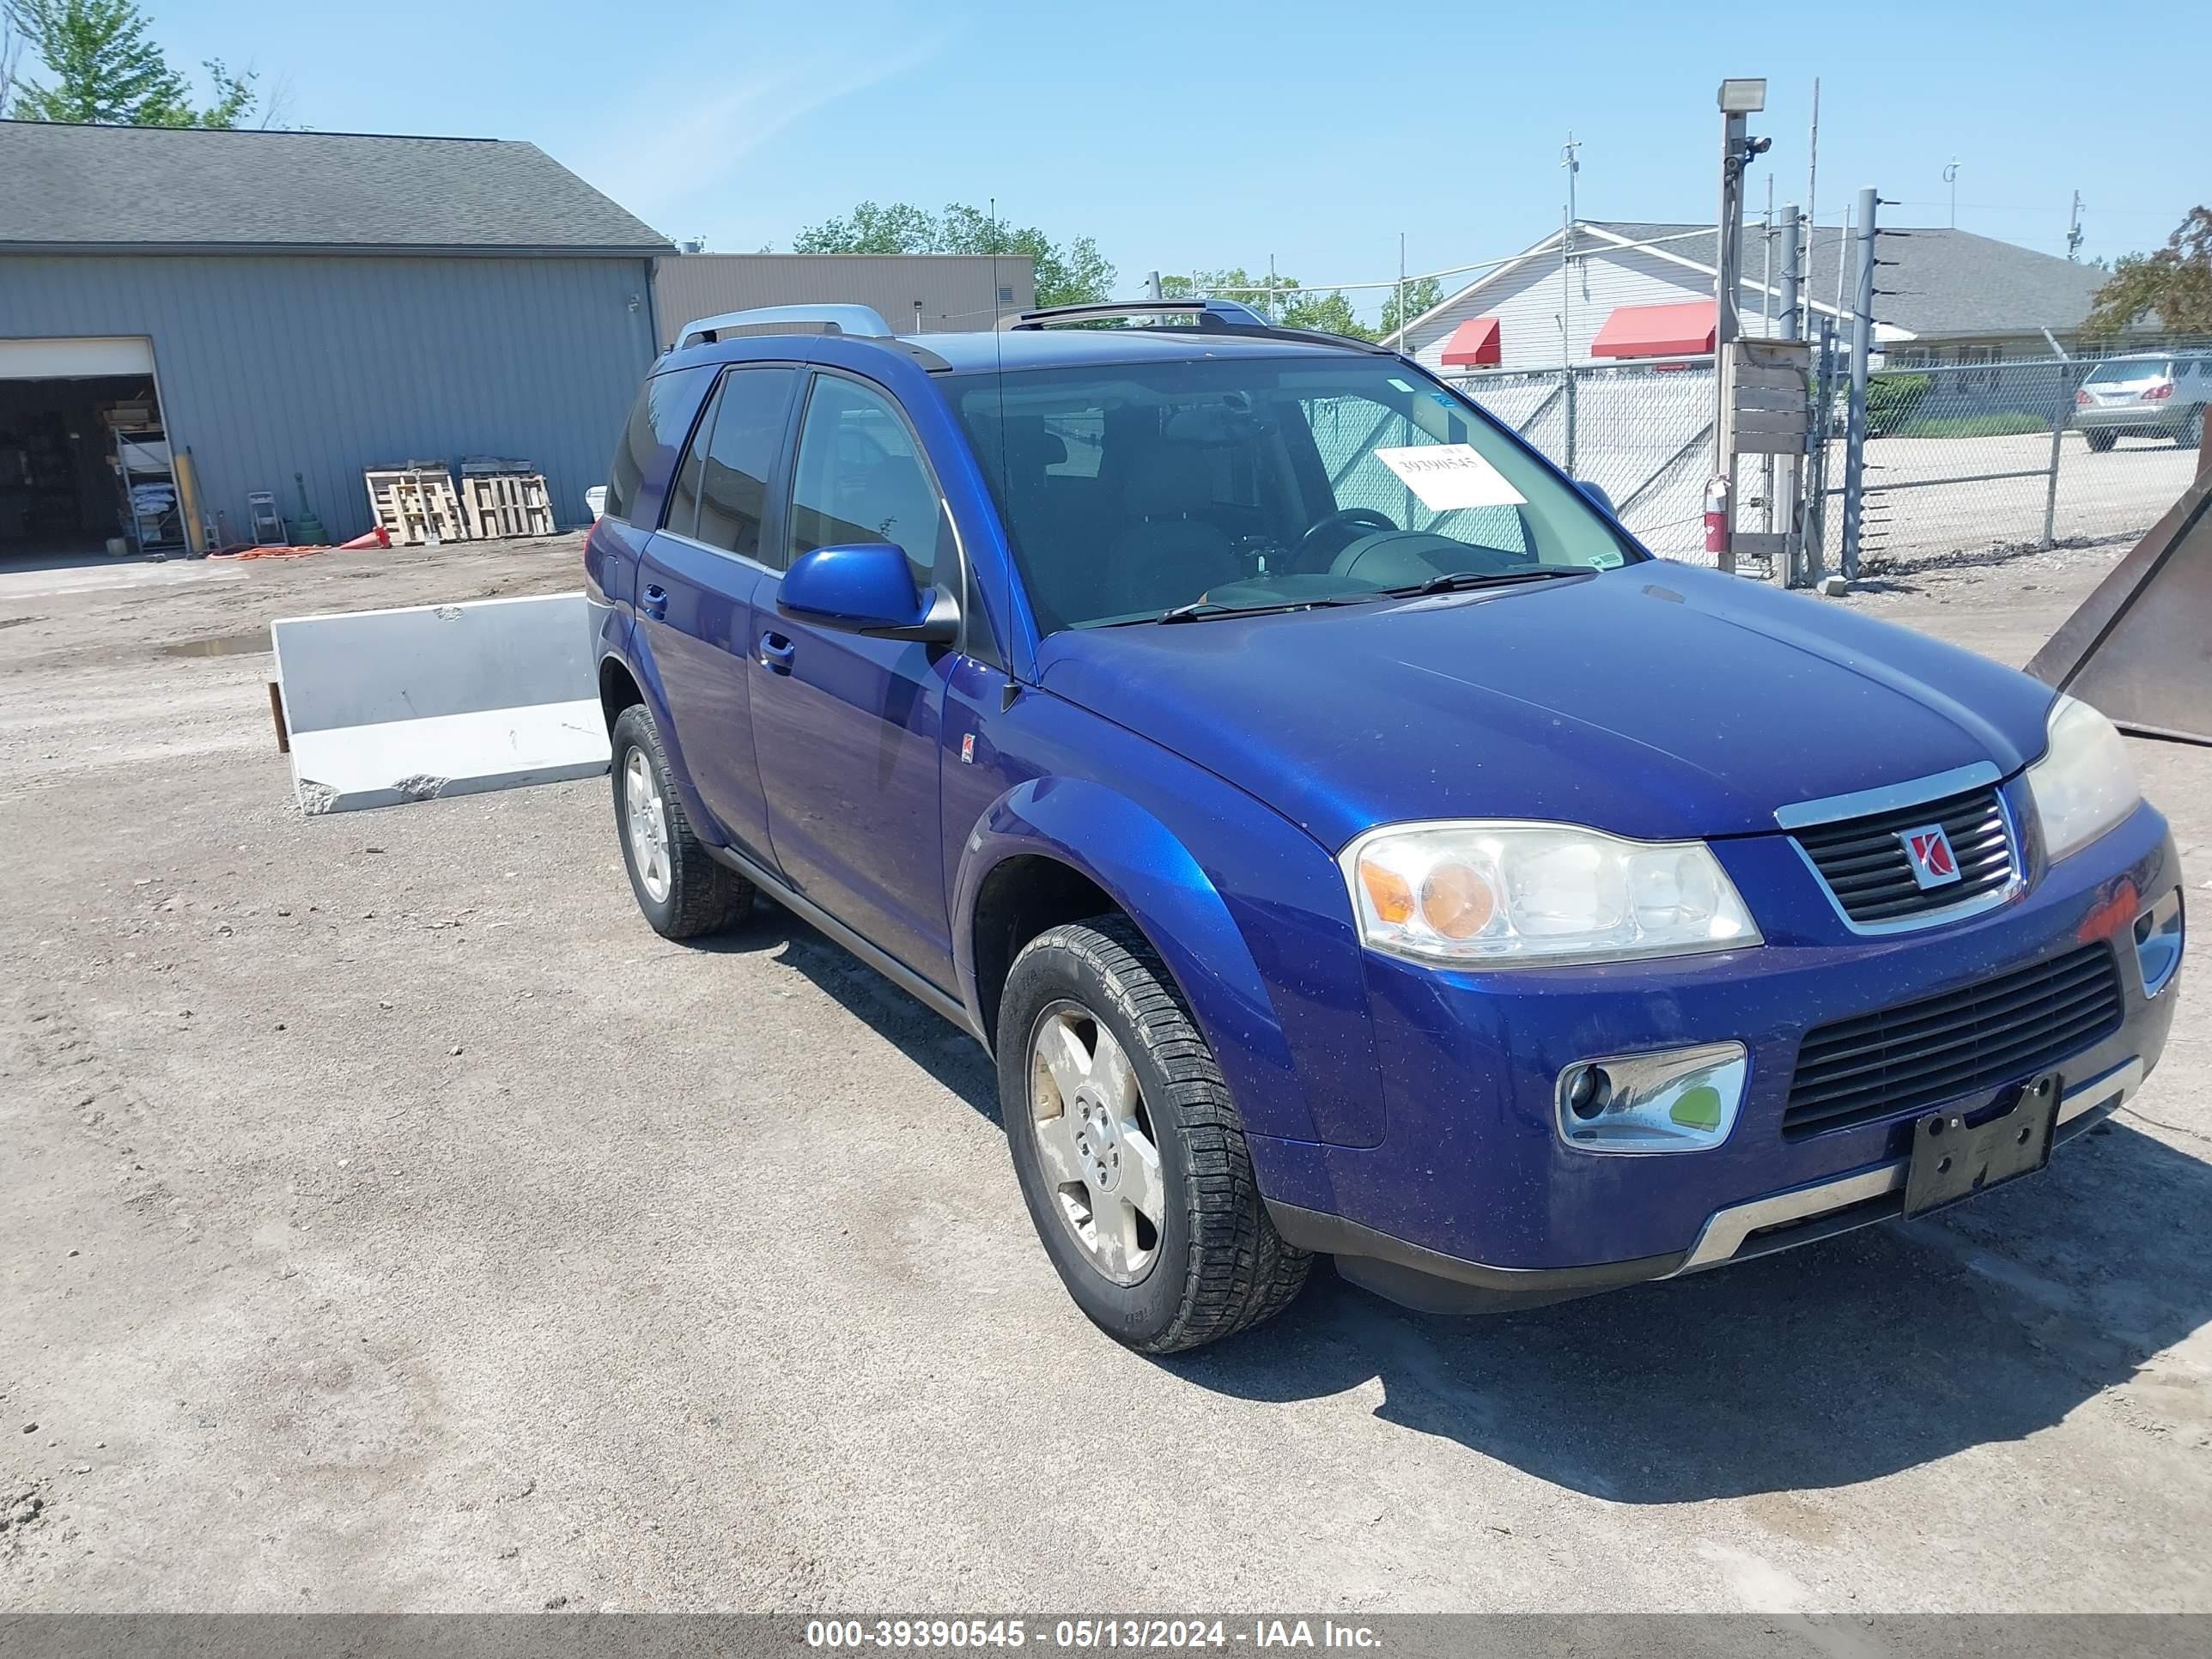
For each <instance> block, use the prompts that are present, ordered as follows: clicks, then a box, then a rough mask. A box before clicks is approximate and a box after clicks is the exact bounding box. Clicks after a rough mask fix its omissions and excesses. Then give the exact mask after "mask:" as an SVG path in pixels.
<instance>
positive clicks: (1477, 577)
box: [1383, 564, 1591, 599]
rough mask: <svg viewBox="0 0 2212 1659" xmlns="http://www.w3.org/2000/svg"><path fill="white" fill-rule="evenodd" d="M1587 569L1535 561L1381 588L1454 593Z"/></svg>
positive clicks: (1401, 595) (1410, 592) (1402, 593)
mask: <svg viewBox="0 0 2212 1659" xmlns="http://www.w3.org/2000/svg"><path fill="white" fill-rule="evenodd" d="M1589 574H1591V572H1590V570H1589V568H1588V567H1587V566H1583V565H1557V564H1552V565H1539V566H1535V567H1533V568H1529V569H1527V570H1455V571H1452V572H1450V573H1449V574H1445V575H1442V576H1431V577H1430V578H1429V579H1428V580H1426V581H1425V582H1411V583H1408V584H1407V586H1403V587H1390V588H1385V589H1384V590H1383V591H1384V592H1387V593H1391V594H1394V595H1395V596H1397V597H1399V598H1401V599H1403V598H1407V597H1409V596H1413V595H1419V594H1423V593H1458V592H1464V591H1465V590H1466V589H1468V588H1470V587H1498V586H1504V585H1506V584H1508V583H1510V582H1541V581H1549V580H1553V578H1554V577H1558V576H1587V575H1589Z"/></svg>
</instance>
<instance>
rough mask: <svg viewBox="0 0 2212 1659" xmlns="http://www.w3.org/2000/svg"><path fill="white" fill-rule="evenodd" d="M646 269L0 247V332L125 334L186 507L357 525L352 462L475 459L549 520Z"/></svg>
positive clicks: (590, 429)
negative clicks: (525, 468) (145, 341)
mask: <svg viewBox="0 0 2212 1659" xmlns="http://www.w3.org/2000/svg"><path fill="white" fill-rule="evenodd" d="M649 265H650V261H648V260H647V259H644V258H566V257H558V256H554V257H546V258H513V257H510V258H496V257H495V258H468V257H439V258H382V257H364V256H343V255H341V256H335V257H325V256H318V255H296V256H286V255H254V256H224V255H184V256H171V255H158V254H117V255H106V256H100V255H84V256H79V255H69V256H47V255H26V254H7V253H0V338H39V337H74V336H88V335H143V336H149V337H151V339H152V341H153V346H154V365H155V377H156V379H157V380H158V382H159V386H160V392H161V405H162V414H163V417H164V419H165V420H166V421H167V428H168V433H169V437H170V441H171V442H172V444H173V446H174V447H175V448H176V450H177V451H178V453H182V452H183V451H184V449H185V447H187V446H189V447H190V448H191V455H192V462H193V466H194V469H195V471H196V472H197V476H198V479H199V485H200V491H201V495H202V497H203V501H204V510H206V511H208V512H210V513H213V512H215V511H216V510H217V509H220V510H221V511H222V513H223V515H224V520H225V522H226V523H227V525H228V530H229V533H230V535H231V537H232V538H234V539H244V538H245V533H246V524H247V520H246V493H247V492H248V491H249V490H255V489H268V490H273V491H275V492H276V496H277V500H278V502H279V504H280V506H281V507H282V509H283V512H284V513H285V515H286V516H287V517H288V518H289V517H290V516H291V515H293V514H295V513H297V512H298V511H299V507H300V502H299V492H298V489H297V488H296V487H295V484H294V482H293V475H294V474H295V473H299V474H301V475H302V476H303V477H304V478H305V481H306V484H307V499H308V501H309V503H310V504H311V505H312V506H313V508H314V510H315V512H316V513H317V515H318V516H319V517H320V518H321V520H322V521H323V524H324V526H325V527H326V528H327V529H328V530H329V531H330V532H331V535H332V536H333V537H334V538H339V539H344V538H349V537H352V536H356V535H359V534H360V533H362V532H364V531H366V530H368V528H369V527H370V526H371V523H372V520H371V518H370V514H369V509H368V495H367V492H366V491H365V489H363V487H362V477H361V474H362V468H363V467H365V466H370V465H376V464H378V463H380V462H386V461H393V460H407V459H446V460H450V461H453V462H455V463H458V462H459V459H460V458H461V457H462V456H464V455H472V454H477V455H481V454H489V455H499V456H502V457H509V458H520V459H528V460H529V461H531V462H532V463H533V464H534V465H536V466H537V467H538V470H539V471H543V472H544V475H545V482H546V485H547V487H548V489H550V492H551V495H552V499H553V510H554V517H555V519H556V522H558V523H559V524H561V525H562V526H569V525H574V524H579V523H581V522H583V521H584V520H586V518H587V517H588V516H589V514H588V513H587V511H586V507H585V505H584V491H585V490H586V489H587V488H589V487H590V486H591V485H593V484H596V483H600V482H602V479H603V476H604V474H605V471H606V463H607V458H608V457H609V456H610V455H611V453H613V450H614V442H615V437H616V435H617V432H618V431H619V429H620V428H621V425H622V422H623V416H625V414H626V413H627V412H628V410H629V405H630V403H631V401H632V399H633V398H635V396H636V393H637V387H638V383H639V381H640V380H641V378H642V376H643V375H644V374H645V371H646V369H647V366H648V365H649V364H650V362H651V361H652V359H653V328H652V313H651V307H650V301H651V272H650V270H649Z"/></svg>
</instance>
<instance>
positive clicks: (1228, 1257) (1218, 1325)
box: [998, 916, 1313, 1353]
mask: <svg viewBox="0 0 2212 1659" xmlns="http://www.w3.org/2000/svg"><path fill="white" fill-rule="evenodd" d="M998 1052H999V1095H1000V1103H1001V1105H1002V1108H1003V1112H1004V1116H1005V1121H1006V1136H1007V1140H1008V1143H1009V1146H1010V1147H1011V1150H1012V1154H1013V1162H1014V1171H1015V1174H1016V1176H1018V1179H1019V1180H1020V1182H1021V1188H1022V1196H1023V1198H1024V1200H1026V1201H1027V1203H1028V1205H1029V1210H1030V1219H1031V1220H1032V1221H1033V1222H1034V1223H1035V1224H1036V1230H1037V1236H1038V1237H1039V1239H1040V1240H1041V1241H1042V1243H1043V1244H1044V1248H1045V1253H1046V1254H1047V1255H1049V1256H1050V1257H1051V1258H1052V1264H1053V1266H1054V1267H1055V1268H1057V1269H1058V1270H1059V1273H1060V1280H1061V1282H1062V1283H1063V1284H1065V1285H1066V1286H1067V1291H1068V1294H1069V1295H1070V1296H1072V1297H1074V1299H1075V1304H1076V1305H1077V1306H1078V1307H1079V1308H1081V1309H1082V1310H1083V1311H1084V1312H1085V1314H1086V1315H1088V1316H1090V1318H1091V1321H1092V1322H1094V1323H1096V1324H1097V1326H1098V1327H1099V1328H1101V1329H1102V1330H1103V1331H1105V1332H1106V1334H1108V1335H1109V1336H1111V1337H1113V1338H1114V1339H1115V1340H1117V1341H1120V1342H1123V1343H1126V1344H1127V1345H1128V1346H1130V1347H1133V1348H1135V1349H1138V1350H1139V1351H1141V1352H1146V1353H1168V1352H1174V1351H1176V1350H1177V1349H1182V1348H1194V1347H1198V1346H1201V1345H1202V1344H1205V1343H1207V1342H1212V1341H1216V1340H1218V1339H1220V1338H1222V1337H1225V1336H1228V1335H1231V1334H1233V1333H1235V1332H1237V1331H1240V1330H1243V1329H1244V1328H1247V1327H1249V1326H1252V1325H1256V1324H1258V1323H1259V1322H1261V1321H1262V1320H1265V1319H1269V1318H1272V1317H1273V1316H1274V1315H1276V1314H1278V1313H1279V1312H1281V1311H1282V1310H1284V1309H1285V1308H1286V1307H1288V1306H1289V1305H1290V1304H1291V1301H1292V1299H1293V1298H1295V1297H1297V1293H1298V1291H1299V1290H1300V1288H1301V1287H1302V1286H1303V1285H1304V1284H1305V1279H1306V1272H1307V1269H1308V1267H1310V1264H1311V1262H1312V1260H1313V1258H1312V1257H1311V1256H1310V1255H1307V1254H1306V1253H1305V1252H1304V1251H1303V1250H1298V1249H1293V1248H1292V1247H1291V1246H1290V1245H1288V1244H1286V1243H1284V1242H1283V1240H1282V1237H1280V1235H1279V1234H1278V1233H1277V1232H1276V1231H1275V1228H1274V1224H1273V1222H1272V1221H1271V1220H1270V1219H1269V1218H1268V1216H1267V1208H1266V1206H1264V1205H1262V1204H1261V1201H1260V1190H1259V1186H1258V1183H1257V1182H1255V1179H1254V1178H1253V1174H1252V1164H1251V1159H1250V1158H1249V1156H1248V1155H1247V1153H1246V1152H1245V1147H1244V1126H1243V1120H1242V1119H1240V1118H1239V1117H1238V1115H1237V1108H1236V1105H1235V1103H1233V1102H1232V1101H1231V1099H1230V1097H1229V1090H1228V1086H1227V1085H1226V1084H1225V1083H1224V1082H1223V1080H1222V1077H1221V1072H1220V1068H1219V1067H1218V1066H1217V1065H1216V1064H1215V1063H1214V1059H1213V1053H1212V1049H1210V1048H1208V1047H1207V1046H1206V1039H1205V1038H1204V1037H1203V1036H1200V1033H1199V1030H1198V1027H1197V1025H1196V1024H1195V1023H1194V1021H1193V1020H1192V1018H1191V1016H1190V1011H1189V1010H1188V1008H1187V1007H1186V1006H1184V1004H1183V1001H1182V996H1181V995H1180V994H1178V993H1177V992H1176V988H1175V986H1174V984H1173V982H1172V981H1170V978H1169V977H1168V973H1167V969H1166V968H1165V966H1164V964H1163V963H1161V962H1160V959H1159V957H1158V955H1157V954H1156V953H1155V952H1154V951H1153V950H1152V946H1151V945H1150V944H1149V943H1147V942H1146V939H1145V938H1144V936H1143V935H1142V934H1141V933H1139V932H1138V931H1137V930H1136V929H1135V928H1134V927H1132V926H1130V924H1129V923H1128V922H1127V921H1124V920H1123V919H1122V918H1121V917H1118V916H1110V917H1099V918H1097V919H1095V920H1093V921H1088V922H1080V923H1075V924H1072V925H1069V926H1066V927H1054V928H1049V929H1048V930H1047V931H1046V932H1044V933H1041V934H1039V935H1038V936H1037V937H1036V939H1032V940H1030V943H1029V944H1028V945H1025V946H1024V948H1023V950H1022V952H1021V954H1020V955H1019V956H1018V957H1016V958H1015V960H1014V965H1013V968H1012V971H1011V972H1010V973H1009V974H1008V975H1007V978H1006V993H1005V995H1004V997H1003V998H1002V1000H1001V1001H1000V1011H999V1031H998Z"/></svg>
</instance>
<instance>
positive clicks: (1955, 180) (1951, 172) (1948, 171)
mask: <svg viewBox="0 0 2212 1659" xmlns="http://www.w3.org/2000/svg"><path fill="white" fill-rule="evenodd" d="M1943 182H1944V183H1945V184H1947V185H1950V187H1951V228H1952V229H1954V230H1956V229H1958V228H1959V158H1958V157H1957V156H1955V155H1954V156H1953V157H1952V158H1951V165H1950V166H1948V167H1945V168H1944V169H1943Z"/></svg>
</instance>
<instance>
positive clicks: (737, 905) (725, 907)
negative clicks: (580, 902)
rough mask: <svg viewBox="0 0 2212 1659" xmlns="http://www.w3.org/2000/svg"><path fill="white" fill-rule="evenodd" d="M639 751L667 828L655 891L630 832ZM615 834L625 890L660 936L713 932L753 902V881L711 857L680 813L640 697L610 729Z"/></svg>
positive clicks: (680, 806) (696, 935)
mask: <svg viewBox="0 0 2212 1659" xmlns="http://www.w3.org/2000/svg"><path fill="white" fill-rule="evenodd" d="M632 755H639V756H642V757H644V761H645V763H646V766H647V769H649V770H650V771H651V773H652V776H653V786H654V787H655V788H656V789H657V790H658V791H659V800H660V808H661V813H662V817H663V820H664V822H665V826H666V833H667V842H668V845H667V859H668V872H667V883H666V886H667V890H666V891H665V892H664V893H663V894H661V895H660V896H659V897H655V896H653V891H652V889H651V887H650V886H648V884H647V881H646V878H645V876H644V874H643V873H642V872H641V871H640V870H639V868H638V851H637V848H636V846H635V838H634V837H633V836H632V835H631V834H630V828H629V800H628V795H627V792H628V788H629V767H630V757H631V756H632ZM614 801H615V839H616V840H617V842H620V843H621V844H622V854H623V868H624V869H626V870H628V871H629V890H630V892H631V893H632V894H633V895H634V896H635V897H636V899H637V908H639V909H640V910H641V911H643V912H644V913H645V919H646V920H647V921H649V922H651V923H652V924H653V932H654V933H659V935H660V936H661V937H662V938H663V939H697V938H699V937H700V936H701V935H702V934H704V933H720V932H722V931H724V930H725V929H726V928H728V927H732V926H733V925H734V924H735V923H737V922H738V921H743V920H744V917H745V915H746V914H747V913H748V912H749V911H750V909H751V908H752V902H753V884H752V883H750V882H749V881H747V880H746V879H745V878H744V877H743V876H741V875H739V874H738V873H737V872H735V871H734V870H732V869H730V868H729V867H728V866H725V865H720V864H717V863H715V862H714V858H713V856H712V855H711V854H708V851H707V848H706V847H705V846H704V844H703V843H702V842H701V841H700V840H699V837H698V836H696V835H695V834H693V833H692V829H691V821H690V818H688V817H685V816H684V799H683V797H682V796H680V795H678V793H676V787H675V781H674V777H673V775H672V774H671V772H670V771H669V769H668V752H667V750H665V749H664V748H662V746H661V743H660V728H659V726H656V725H655V724H653V714H652V711H651V710H650V709H648V708H646V706H645V705H644V704H643V703H632V704H631V705H630V706H629V708H625V709H623V711H622V713H621V714H620V715H618V716H617V718H616V720H615V729H614Z"/></svg>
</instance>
